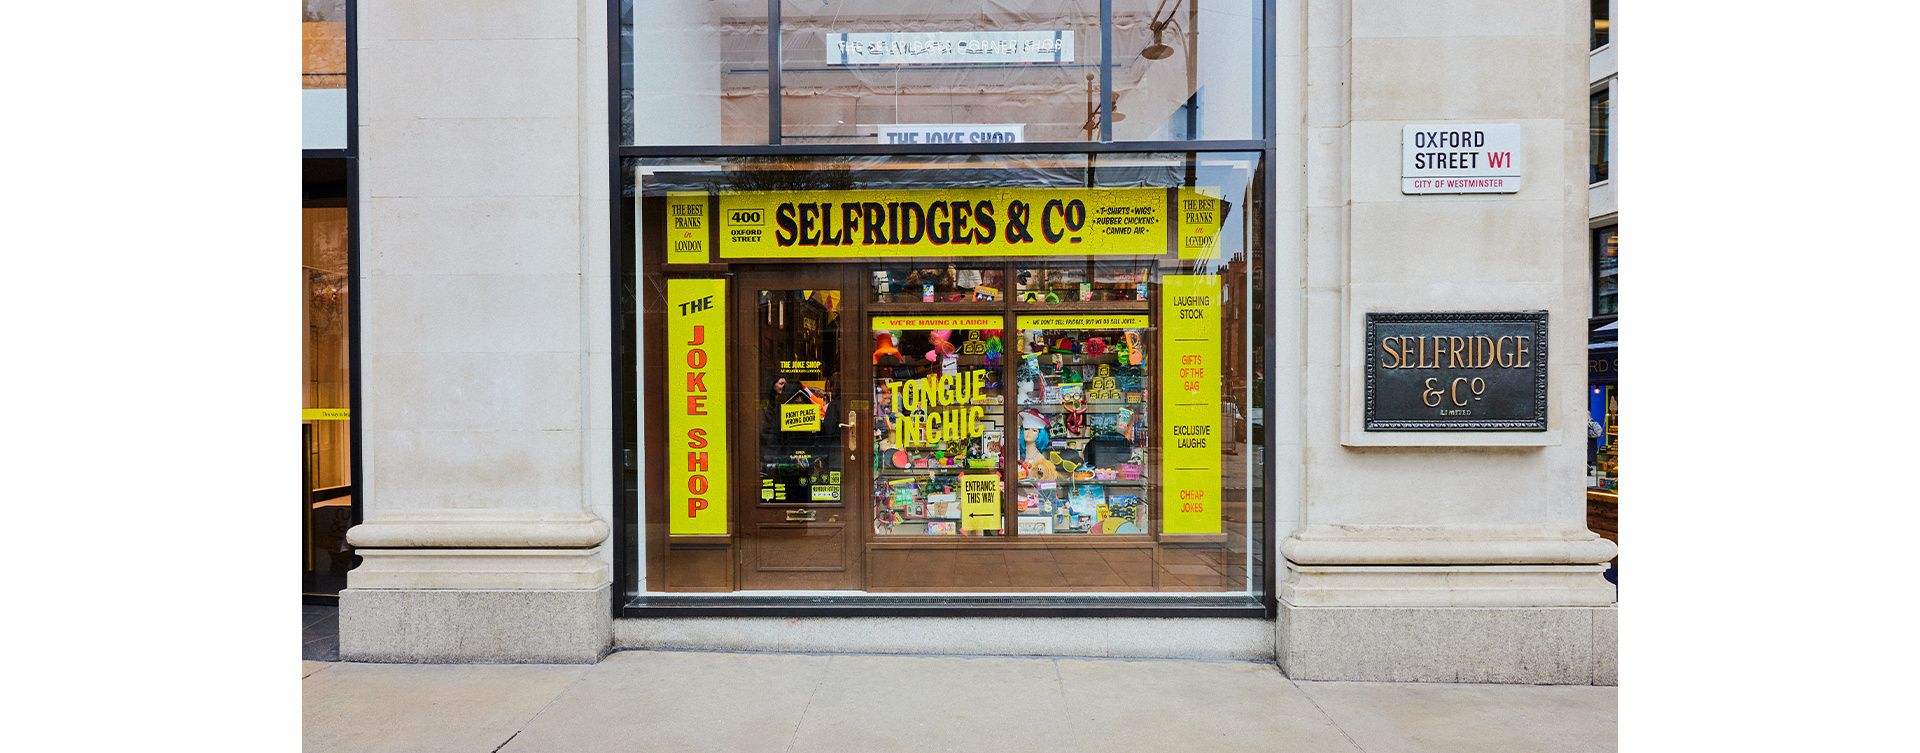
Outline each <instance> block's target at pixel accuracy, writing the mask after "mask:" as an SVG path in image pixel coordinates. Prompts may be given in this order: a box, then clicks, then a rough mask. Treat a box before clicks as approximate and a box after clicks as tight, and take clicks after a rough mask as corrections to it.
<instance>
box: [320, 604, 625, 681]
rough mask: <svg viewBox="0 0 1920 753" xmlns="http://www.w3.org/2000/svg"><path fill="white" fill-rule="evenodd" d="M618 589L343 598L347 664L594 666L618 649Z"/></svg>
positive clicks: (342, 628) (342, 643)
mask: <svg viewBox="0 0 1920 753" xmlns="http://www.w3.org/2000/svg"><path fill="white" fill-rule="evenodd" d="M612 589H613V586H612V585H611V584H607V585H602V586H600V587H599V588H583V589H556V590H456V589H365V588H348V589H346V590H344V591H341V592H340V658H341V659H342V660H344V661H364V662H388V663H420V664H427V663H448V664H592V663H594V662H597V661H599V660H600V658H601V657H603V656H605V655H606V654H607V651H609V650H611V648H612V645H613V613H612V608H611V604H612V603H613V602H612V599H613V591H612Z"/></svg>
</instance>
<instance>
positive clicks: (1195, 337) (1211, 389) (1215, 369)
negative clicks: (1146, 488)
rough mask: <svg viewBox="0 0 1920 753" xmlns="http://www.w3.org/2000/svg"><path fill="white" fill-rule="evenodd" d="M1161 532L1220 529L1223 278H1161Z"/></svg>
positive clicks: (1222, 439) (1194, 276) (1181, 276)
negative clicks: (1163, 479) (1163, 404)
mask: <svg viewBox="0 0 1920 753" xmlns="http://www.w3.org/2000/svg"><path fill="white" fill-rule="evenodd" d="M1160 291H1161V293H1160V322H1161V327H1162V328H1163V329H1162V335H1161V348H1160V349H1161V352H1162V353H1164V355H1162V356H1161V361H1160V369H1161V372H1160V384H1161V392H1162V394H1164V395H1165V396H1166V401H1167V402H1166V407H1165V408H1164V409H1163V410H1164V411H1165V413H1164V417H1163V419H1162V421H1161V426H1160V442H1161V444H1160V447H1161V448H1162V449H1161V458H1162V462H1163V463H1164V464H1165V466H1164V467H1165V470H1166V488H1165V491H1164V493H1163V494H1162V497H1161V498H1162V499H1164V500H1165V502H1164V503H1163V505H1162V511H1161V512H1162V516H1161V517H1162V522H1161V525H1160V530H1161V532H1162V533H1219V532H1220V504H1221V500H1220V486H1221V484H1220V474H1221V460H1220V452H1221V449H1222V446H1221V442H1222V441H1224V440H1225V439H1226V438H1225V437H1222V436H1221V435H1220V385H1221V383H1222V382H1221V378H1222V376H1224V375H1223V374H1222V373H1221V371H1220V367H1221V363H1220V276H1219V275H1167V276H1165V277H1162V278H1161V280H1160Z"/></svg>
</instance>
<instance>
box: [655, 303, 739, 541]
mask: <svg viewBox="0 0 1920 753" xmlns="http://www.w3.org/2000/svg"><path fill="white" fill-rule="evenodd" d="M726 311H727V281H726V280H679V279H674V280H668V281H667V447H668V448H669V449H668V452H667V498H668V500H669V505H668V512H667V519H668V520H669V521H671V522H670V523H669V524H668V526H667V531H668V533H671V534H674V535H676V536H686V535H692V534H722V535H724V534H726V533H727V423H726V422H727V343H726V337H725V335H726V331H727V327H726Z"/></svg>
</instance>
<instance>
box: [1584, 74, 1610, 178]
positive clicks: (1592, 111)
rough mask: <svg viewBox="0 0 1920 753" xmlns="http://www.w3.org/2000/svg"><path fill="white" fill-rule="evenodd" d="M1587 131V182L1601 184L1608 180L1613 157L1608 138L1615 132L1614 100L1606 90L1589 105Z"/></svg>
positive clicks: (1601, 91)
mask: <svg viewBox="0 0 1920 753" xmlns="http://www.w3.org/2000/svg"><path fill="white" fill-rule="evenodd" d="M1587 129H1588V134H1589V137H1588V139H1587V182H1588V183H1599V182H1600V181H1603V180H1606V179H1607V161H1608V159H1609V157H1611V156H1612V152H1611V149H1610V147H1609V145H1608V143H1607V136H1608V132H1610V131H1612V130H1613V99H1612V97H1610V96H1608V92H1607V90H1605V89H1602V90H1600V92H1599V93H1597V94H1594V95H1593V98H1592V100H1591V101H1590V102H1589V103H1588V110H1587Z"/></svg>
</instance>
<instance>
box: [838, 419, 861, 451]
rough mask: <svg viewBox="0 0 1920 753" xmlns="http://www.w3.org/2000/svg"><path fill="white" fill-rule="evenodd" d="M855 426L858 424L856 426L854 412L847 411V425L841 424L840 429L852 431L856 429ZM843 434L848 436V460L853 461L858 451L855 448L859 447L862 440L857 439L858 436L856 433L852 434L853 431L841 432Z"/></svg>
mask: <svg viewBox="0 0 1920 753" xmlns="http://www.w3.org/2000/svg"><path fill="white" fill-rule="evenodd" d="M855 425H856V424H855V415H854V412H853V411H847V422H846V423H844V424H841V425H840V428H842V429H851V428H854V427H855ZM841 433H843V434H846V435H847V458H848V459H849V460H851V459H852V458H853V456H854V452H856V450H855V449H854V448H855V447H858V446H859V442H860V438H859V437H856V436H854V432H851V431H848V432H841Z"/></svg>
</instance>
